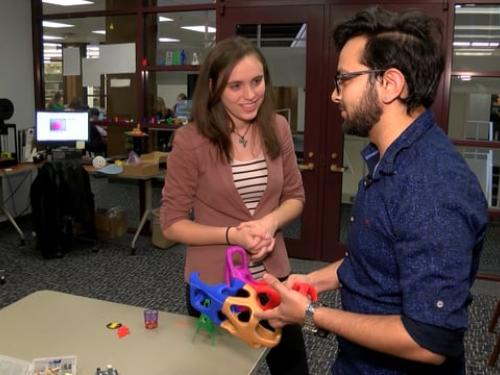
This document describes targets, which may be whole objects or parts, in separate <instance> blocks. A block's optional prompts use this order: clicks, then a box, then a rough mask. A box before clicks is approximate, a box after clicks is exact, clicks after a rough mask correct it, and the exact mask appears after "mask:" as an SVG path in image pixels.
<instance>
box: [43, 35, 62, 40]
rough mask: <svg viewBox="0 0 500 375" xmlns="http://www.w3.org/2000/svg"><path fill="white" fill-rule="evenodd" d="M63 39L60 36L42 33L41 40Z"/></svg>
mask: <svg viewBox="0 0 500 375" xmlns="http://www.w3.org/2000/svg"><path fill="white" fill-rule="evenodd" d="M61 39H64V38H63V37H62V36H53V35H44V36H43V40H61Z"/></svg>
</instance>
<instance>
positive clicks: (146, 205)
mask: <svg viewBox="0 0 500 375" xmlns="http://www.w3.org/2000/svg"><path fill="white" fill-rule="evenodd" d="M84 168H85V170H86V171H87V172H88V173H89V174H90V175H96V176H97V175H98V176H102V177H107V178H116V179H125V180H134V181H138V182H139V201H140V208H139V211H140V215H141V221H140V223H139V226H138V227H137V229H136V231H135V234H134V237H133V239H132V242H131V244H130V247H131V254H132V255H134V254H135V250H136V249H135V243H136V241H137V238H138V237H139V235H140V234H141V231H142V229H143V228H144V225H145V224H146V222H147V221H148V220H150V219H151V214H152V209H153V203H152V200H153V198H152V195H153V189H152V181H153V180H154V179H158V178H163V177H164V176H165V171H160V172H156V173H151V174H147V175H143V176H136V175H128V174H126V173H120V174H113V175H108V174H104V173H99V171H98V170H96V169H95V168H94V167H93V166H91V165H86V166H84Z"/></svg>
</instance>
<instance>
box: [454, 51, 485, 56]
mask: <svg viewBox="0 0 500 375" xmlns="http://www.w3.org/2000/svg"><path fill="white" fill-rule="evenodd" d="M454 54H455V55H456V56H491V55H492V54H493V52H455V53H454Z"/></svg>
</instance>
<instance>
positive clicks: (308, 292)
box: [292, 282, 318, 302]
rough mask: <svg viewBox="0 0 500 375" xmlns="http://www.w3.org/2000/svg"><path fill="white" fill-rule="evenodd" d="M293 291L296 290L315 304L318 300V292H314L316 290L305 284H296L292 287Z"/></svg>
mask: <svg viewBox="0 0 500 375" xmlns="http://www.w3.org/2000/svg"><path fill="white" fill-rule="evenodd" d="M292 289H293V290H296V291H297V292H299V293H302V294H303V295H305V296H309V298H311V301H312V302H316V301H317V300H318V292H316V288H315V287H313V286H312V285H309V284H307V283H300V282H296V283H294V284H293V286H292Z"/></svg>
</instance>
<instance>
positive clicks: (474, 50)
mask: <svg viewBox="0 0 500 375" xmlns="http://www.w3.org/2000/svg"><path fill="white" fill-rule="evenodd" d="M455 52H493V50H492V49H491V48H455Z"/></svg>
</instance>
